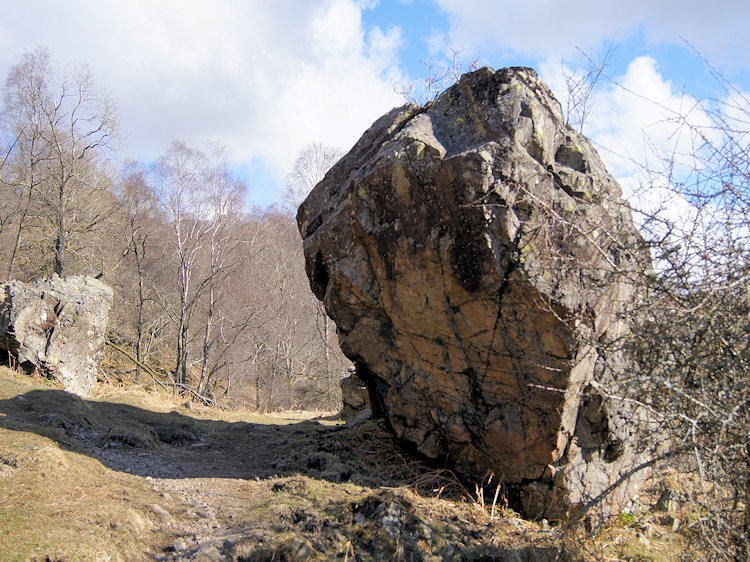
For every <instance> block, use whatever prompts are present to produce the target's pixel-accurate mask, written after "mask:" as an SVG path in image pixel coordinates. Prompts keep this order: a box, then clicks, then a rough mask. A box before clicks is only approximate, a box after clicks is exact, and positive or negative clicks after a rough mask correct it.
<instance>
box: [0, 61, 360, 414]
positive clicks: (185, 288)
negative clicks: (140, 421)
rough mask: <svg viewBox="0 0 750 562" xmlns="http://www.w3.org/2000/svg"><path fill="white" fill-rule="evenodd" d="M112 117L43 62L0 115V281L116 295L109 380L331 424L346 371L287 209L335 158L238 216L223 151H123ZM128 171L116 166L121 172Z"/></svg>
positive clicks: (79, 79)
mask: <svg viewBox="0 0 750 562" xmlns="http://www.w3.org/2000/svg"><path fill="white" fill-rule="evenodd" d="M118 125H119V124H118V116H117V108H116V104H115V102H114V101H113V100H111V99H108V98H107V97H106V96H105V95H103V94H102V93H101V90H100V89H99V88H98V86H97V84H96V83H95V82H94V79H93V77H92V75H91V73H90V72H89V71H88V70H87V68H86V67H85V66H78V67H72V68H68V69H66V70H65V71H62V72H61V71H58V70H56V68H55V66H54V64H53V57H52V55H51V53H50V52H49V51H48V50H47V49H45V48H39V49H37V50H36V51H34V52H32V53H27V54H25V55H23V56H22V57H21V58H20V60H19V61H18V63H17V64H16V65H15V66H14V67H13V68H12V69H11V70H10V72H9V74H8V76H7V78H6V80H5V84H4V87H3V91H2V111H1V113H0V131H1V134H0V143H1V145H0V149H1V153H0V154H1V159H0V165H1V167H0V198H1V199H2V201H3V204H2V206H1V207H0V264H2V274H1V275H2V278H3V280H12V279H15V280H19V281H31V280H34V279H38V278H42V277H49V276H51V275H53V274H57V275H60V276H70V275H79V274H84V275H90V276H94V277H96V278H98V279H101V280H102V281H104V282H105V283H107V284H109V285H110V286H111V287H112V288H113V289H114V302H113V307H112V310H111V312H110V316H109V322H108V326H107V330H108V340H109V341H108V344H109V345H108V346H107V354H106V358H105V361H104V362H103V372H102V374H103V376H105V377H107V378H112V379H113V380H112V381H111V382H115V380H117V381H120V382H123V381H125V382H133V383H139V384H146V385H159V386H162V387H165V388H166V387H169V388H172V389H174V390H175V391H179V392H181V393H190V394H191V395H192V396H194V397H197V399H199V400H201V401H203V402H207V403H212V404H213V403H217V404H218V403H220V404H221V405H223V406H226V407H244V408H248V409H254V410H258V411H272V410H289V409H303V408H304V409H308V410H314V409H320V410H322V409H329V410H330V409H336V407H337V406H338V404H339V402H340V390H339V387H338V381H339V378H340V376H341V374H342V373H346V369H347V365H348V364H349V363H348V362H347V361H346V359H345V358H344V357H343V355H342V354H341V352H340V351H339V349H338V345H337V343H336V336H335V333H334V330H333V327H332V324H330V323H329V320H328V318H327V316H326V315H325V313H324V312H323V310H322V308H321V306H320V305H319V304H318V302H317V300H316V299H315V297H314V296H313V295H312V293H311V292H310V289H309V286H308V281H307V277H306V275H305V271H304V261H303V256H302V248H301V241H300V239H299V233H298V231H297V227H296V223H295V220H294V212H296V204H298V203H299V202H300V201H301V199H303V198H304V195H305V194H306V192H307V191H309V189H311V188H312V186H313V185H314V184H315V183H317V181H318V180H319V179H320V177H322V174H323V173H324V172H325V171H326V170H327V168H328V167H330V165H331V164H333V162H335V160H336V159H337V158H338V154H339V153H338V152H337V151H336V149H332V148H330V147H326V146H324V145H321V144H313V145H310V146H309V147H307V148H306V149H305V150H304V151H303V152H302V153H301V154H300V156H299V158H298V160H297V163H296V164H295V166H294V168H293V169H292V170H291V171H290V174H289V180H288V186H287V191H286V194H285V201H286V203H285V204H283V205H276V206H273V207H269V208H265V209H260V208H249V206H248V204H247V203H246V193H247V190H248V186H247V185H246V184H245V183H244V182H243V181H242V180H240V179H239V178H238V177H236V176H235V175H234V174H233V173H232V171H231V170H230V167H229V164H228V160H227V154H226V152H225V151H224V150H223V148H222V147H219V146H214V145H210V144H209V145H207V146H205V147H193V146H188V145H186V144H185V143H182V142H179V141H175V142H174V143H172V144H171V146H168V147H165V150H164V152H163V154H162V155H161V156H160V157H159V158H158V160H157V161H155V162H148V163H145V162H137V161H127V159H126V157H125V156H124V155H123V154H122V153H121V152H120V145H121V142H120V140H121V139H120V138H119V135H118V131H119V126H118ZM122 162H125V163H124V164H120V163H122Z"/></svg>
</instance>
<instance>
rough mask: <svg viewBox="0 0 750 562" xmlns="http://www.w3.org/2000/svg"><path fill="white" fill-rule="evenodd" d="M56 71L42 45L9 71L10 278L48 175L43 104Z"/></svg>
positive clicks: (4, 121) (4, 114)
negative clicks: (35, 202) (11, 239)
mask: <svg viewBox="0 0 750 562" xmlns="http://www.w3.org/2000/svg"><path fill="white" fill-rule="evenodd" d="M51 75H52V68H51V61H50V55H49V51H48V50H47V49H45V48H39V49H37V50H36V51H35V52H34V53H27V54H25V55H23V56H22V57H21V61H20V62H19V63H18V64H16V65H15V66H13V67H12V68H11V70H10V72H9V73H8V77H7V79H6V82H5V88H4V89H3V104H4V105H3V111H2V126H3V129H4V130H5V131H6V134H7V136H8V138H10V139H12V141H11V142H9V143H8V146H7V149H6V152H5V155H4V159H3V160H4V163H7V164H8V165H7V167H6V166H4V174H3V177H2V183H3V185H4V186H6V187H7V188H8V191H7V192H6V194H5V196H6V202H7V203H8V206H7V207H6V208H7V209H9V210H11V213H10V214H9V216H8V218H10V217H13V219H14V222H15V235H14V236H13V241H12V246H11V249H10V255H9V257H8V272H7V278H8V280H10V279H11V278H12V277H13V273H14V269H15V266H16V259H17V257H18V252H19V248H20V247H21V243H22V237H23V235H24V232H25V228H26V226H27V218H28V217H29V213H30V212H31V211H32V208H33V206H34V205H33V201H34V198H35V197H36V196H37V192H38V191H39V189H41V186H42V183H43V181H44V178H45V174H46V169H44V166H45V164H46V163H47V161H48V160H49V158H50V151H49V147H48V146H47V144H46V142H45V140H44V137H43V135H44V133H45V129H46V123H45V117H44V112H43V109H42V108H43V107H45V106H49V105H51V104H52V100H51V98H50V85H49V80H50V77H51Z"/></svg>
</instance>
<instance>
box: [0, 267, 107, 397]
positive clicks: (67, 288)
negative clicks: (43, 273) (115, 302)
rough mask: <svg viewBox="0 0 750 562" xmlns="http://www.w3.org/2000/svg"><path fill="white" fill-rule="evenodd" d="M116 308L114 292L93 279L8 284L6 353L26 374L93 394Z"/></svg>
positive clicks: (1, 308)
mask: <svg viewBox="0 0 750 562" xmlns="http://www.w3.org/2000/svg"><path fill="white" fill-rule="evenodd" d="M111 305H112V289H111V288H110V287H109V286H107V285H105V284H104V283H102V282H101V281H98V280H97V279H94V278H93V277H86V276H83V275H79V276H75V277H68V278H60V277H58V276H57V275H53V276H52V278H50V279H41V280H38V281H35V282H33V283H28V284H26V283H21V282H20V281H9V282H7V283H2V284H0V349H4V350H6V351H7V353H8V355H9V356H11V357H12V358H13V360H14V361H17V362H18V365H19V366H20V367H22V368H24V369H25V370H26V371H32V370H34V369H38V370H39V371H40V372H41V374H43V375H44V376H46V377H49V378H52V379H55V380H57V381H59V382H61V383H62V384H63V386H64V388H65V390H67V391H68V392H72V393H74V394H77V395H79V396H84V397H88V396H91V393H92V391H93V389H94V383H95V382H96V375H97V365H98V361H99V355H100V353H101V349H102V347H103V346H104V335H105V331H106V328H107V316H108V314H109V309H110V307H111Z"/></svg>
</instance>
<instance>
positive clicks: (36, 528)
mask: <svg viewBox="0 0 750 562" xmlns="http://www.w3.org/2000/svg"><path fill="white" fill-rule="evenodd" d="M309 416H310V414H296V415H291V414H287V415H286V416H253V415H241V414H237V413H221V412H218V411H216V410H208V409H197V408H195V407H192V408H186V407H185V406H180V405H178V404H176V403H174V402H170V401H167V400H163V399H157V398H155V397H153V396H150V395H148V394H146V393H144V392H134V391H130V392H126V391H122V390H116V391H112V390H111V389H110V390H107V389H106V388H105V389H100V396H99V397H98V398H97V399H95V400H81V399H79V398H76V397H74V396H72V395H69V394H67V393H65V392H62V391H60V390H57V389H54V388H48V387H46V386H44V385H39V384H33V383H32V382H30V381H28V379H26V378H22V377H20V376H19V375H15V374H13V373H11V372H10V371H7V370H5V369H3V370H2V371H1V372H0V559H2V560H16V559H17V560H78V559H81V560H139V559H143V560H154V559H156V560H307V559H313V560H314V559H320V560H328V559H338V558H340V559H342V560H554V559H556V558H558V557H559V559H568V558H571V557H572V558H584V557H589V556H593V557H597V556H598V555H597V554H596V553H597V552H600V553H602V555H603V553H605V551H607V548H609V547H603V546H597V545H596V544H594V543H591V544H585V543H578V542H576V541H575V540H574V538H575V537H574V535H573V534H571V533H567V534H566V536H563V533H562V532H561V529H559V528H557V527H555V526H549V525H547V524H546V522H531V521H525V520H523V519H521V518H520V517H518V516H516V515H515V514H514V513H513V511H512V510H511V509H509V508H507V507H506V506H505V505H504V503H503V499H504V496H503V493H500V494H499V499H498V501H497V503H496V505H495V507H494V508H493V507H492V506H491V504H492V503H493V502H492V499H491V496H492V495H493V494H491V493H490V494H488V495H487V496H486V498H485V499H486V501H485V502H484V503H485V505H484V506H482V505H481V499H479V501H477V500H478V498H477V497H474V490H473V489H472V490H471V492H470V491H469V490H467V489H466V488H468V487H469V485H468V484H466V483H461V482H459V481H458V480H456V479H455V478H454V477H453V476H452V474H451V473H450V472H449V471H447V470H445V469H441V468H439V467H435V466H428V465H427V464H425V463H424V462H422V461H420V460H417V459H414V458H413V457H411V456H409V455H408V453H407V452H406V451H404V450H402V449H400V448H399V447H398V446H397V445H396V444H394V443H393V441H392V440H391V438H390V436H389V435H388V433H387V432H386V431H385V430H384V429H383V427H382V424H381V423H379V422H378V421H377V420H374V421H369V422H365V423H362V424H359V425H356V426H354V427H346V426H345V425H343V424H342V423H340V422H338V421H334V420H330V419H325V418H318V419H305V418H309ZM489 484H492V483H489ZM493 489H494V490H497V488H495V486H492V485H490V486H488V487H487V490H493ZM501 491H502V489H501ZM627 531H628V529H627V528H625V529H623V530H622V532H621V533H620V536H621V537H625V538H624V539H623V540H621V541H620V543H621V545H622V546H621V547H618V548H619V550H618V552H620V555H621V556H623V557H624V559H627V558H628V557H629V558H631V559H632V558H633V556H645V554H642V553H644V552H645V553H650V554H649V556H652V555H654V554H656V555H657V556H656V558H658V559H676V558H679V552H680V551H681V546H680V542H679V540H678V538H679V537H678V536H677V535H675V534H674V533H672V534H670V533H669V532H667V531H666V530H665V529H662V528H659V529H656V531H658V532H659V533H660V534H658V536H657V533H656V531H654V532H653V533H651V534H650V535H649V537H647V536H646V535H645V534H643V533H641V536H642V537H643V540H636V541H630V539H629V538H627V537H628V536H629V535H628V532H627ZM610 532H612V531H611V530H610ZM618 532H619V531H618ZM630 534H631V535H633V536H634V537H636V536H638V532H637V530H633V533H630ZM631 538H632V537H631ZM610 542H612V543H613V546H612V548H609V551H607V555H608V556H610V557H612V553H613V552H615V551H616V550H617V548H615V546H614V542H615V541H614V540H613V541H610ZM630 542H633V543H634V545H635V546H634V547H633V549H631V550H632V552H630V551H628V552H630V554H627V552H625V550H624V545H629V544H630ZM639 545H640V546H639ZM628 548H630V546H628ZM597 549H598V550H597ZM615 558H616V559H617V558H618V556H615ZM639 559H648V557H647V558H639Z"/></svg>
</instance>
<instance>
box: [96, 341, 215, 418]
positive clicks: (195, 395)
mask: <svg viewBox="0 0 750 562" xmlns="http://www.w3.org/2000/svg"><path fill="white" fill-rule="evenodd" d="M105 343H106V344H107V345H108V346H110V347H111V348H112V349H114V350H116V351H119V352H120V353H122V354H123V355H124V356H125V357H127V358H128V359H130V360H131V361H132V362H133V363H135V364H136V365H138V366H139V367H140V368H141V369H143V370H144V371H146V374H148V375H149V376H150V377H151V378H152V379H154V382H155V383H156V384H158V385H159V386H161V387H162V388H163V389H164V390H165V391H168V390H169V389H168V388H167V387H166V385H169V386H171V387H172V388H173V389H174V388H179V389H182V390H185V391H187V392H189V393H190V394H192V395H193V398H197V399H198V400H200V401H201V402H203V403H204V404H205V405H206V406H215V407H217V408H218V407H219V405H218V404H217V403H216V401H215V400H213V399H212V398H208V397H207V396H203V395H202V394H200V393H198V392H197V391H195V390H194V389H192V388H190V387H189V386H186V385H184V384H181V383H176V382H173V381H169V382H167V383H163V382H162V381H160V380H159V379H158V378H157V376H156V375H157V373H156V371H154V370H153V369H152V368H151V367H149V366H148V365H146V364H145V363H141V362H140V361H138V359H136V358H135V357H133V355H132V354H130V353H128V351H127V350H125V349H123V348H121V347H120V346H118V345H116V344H114V343H112V342H111V341H109V340H106V341H105Z"/></svg>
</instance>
